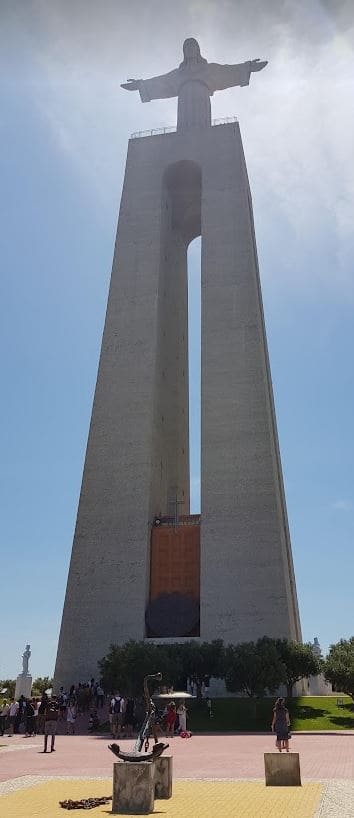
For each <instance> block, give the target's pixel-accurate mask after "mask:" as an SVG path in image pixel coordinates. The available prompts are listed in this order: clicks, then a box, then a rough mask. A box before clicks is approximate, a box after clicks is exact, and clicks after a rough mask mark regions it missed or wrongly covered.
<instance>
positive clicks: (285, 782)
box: [264, 753, 301, 787]
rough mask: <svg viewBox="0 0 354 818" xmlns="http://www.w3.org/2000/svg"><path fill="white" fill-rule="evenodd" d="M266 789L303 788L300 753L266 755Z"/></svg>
mask: <svg viewBox="0 0 354 818" xmlns="http://www.w3.org/2000/svg"><path fill="white" fill-rule="evenodd" d="M264 769H265V783H266V787H301V776H300V758H299V753H264Z"/></svg>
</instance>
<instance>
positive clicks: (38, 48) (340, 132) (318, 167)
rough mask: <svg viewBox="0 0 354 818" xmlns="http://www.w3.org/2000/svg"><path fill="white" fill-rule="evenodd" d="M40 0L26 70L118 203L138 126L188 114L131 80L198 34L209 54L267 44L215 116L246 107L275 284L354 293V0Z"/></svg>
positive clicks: (54, 119)
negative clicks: (143, 100) (125, 86)
mask: <svg viewBox="0 0 354 818" xmlns="http://www.w3.org/2000/svg"><path fill="white" fill-rule="evenodd" d="M32 8H33V10H35V12H36V15H37V16H36V17H35V25H34V26H32V27H28V37H27V47H28V50H29V52H30V55H31V66H32V68H31V71H30V72H29V76H28V77H26V78H25V77H24V82H26V81H28V83H29V85H28V89H29V93H30V94H31V95H32V97H33V103H34V104H35V105H36V106H37V109H38V111H39V112H40V115H41V117H43V119H44V121H45V122H46V123H47V125H48V129H49V132H50V134H51V136H52V138H53V139H54V140H55V144H56V146H57V150H58V152H60V153H61V154H62V156H63V157H64V158H65V161H68V162H70V163H71V165H72V168H73V171H74V172H76V173H79V174H80V176H81V178H82V180H83V181H84V183H85V184H86V186H87V192H88V195H90V196H91V197H94V198H95V199H98V202H99V205H100V207H102V208H103V209H105V210H106V211H109V212H112V209H113V208H114V209H115V210H117V205H118V197H119V189H120V185H121V182H122V175H123V170H124V162H125V153H126V145H127V139H128V136H129V134H130V133H131V132H132V131H135V130H140V129H145V128H153V127H158V126H159V125H162V124H172V123H173V122H174V121H175V118H176V113H175V111H176V103H175V100H172V101H166V100H164V101H160V102H154V103H151V104H147V105H141V104H140V101H139V98H138V95H136V94H127V93H125V92H123V91H122V90H121V89H120V87H119V85H120V82H121V81H122V80H124V79H125V78H126V77H127V76H132V75H133V76H134V75H136V76H147V75H150V76H151V75H154V74H156V73H160V72H163V71H166V70H169V69H170V68H172V67H174V66H175V65H177V64H178V62H179V60H180V58H181V45H182V41H183V38H184V37H185V36H186V35H190V34H194V35H196V36H197V37H199V39H200V43H201V47H202V53H203V54H204V55H205V56H206V57H207V58H208V59H209V60H219V61H220V62H237V61H242V60H244V59H249V58H253V57H255V56H259V57H261V58H268V59H269V65H268V67H267V68H266V69H265V71H263V72H262V74H260V75H258V74H257V75H254V76H253V77H252V78H251V85H250V88H245V89H232V90H229V91H226V92H223V93H219V94H216V95H215V96H214V98H213V101H212V105H213V112H214V116H215V117H219V116H223V115H232V114H235V113H236V114H237V115H238V117H239V120H240V124H241V129H242V133H243V139H244V145H245V153H246V158H247V162H248V168H249V173H250V179H251V186H252V192H253V200H254V205H255V213H256V223H257V234H258V239H259V245H260V247H261V248H264V251H265V255H264V256H263V258H262V260H263V259H264V260H265V264H264V267H263V275H264V276H265V277H266V279H267V281H268V285H269V286H273V285H274V286H275V287H277V286H279V285H280V286H283V285H285V286H286V287H288V288H289V287H290V288H291V289H294V290H296V291H299V290H300V291H302V290H303V291H305V292H306V291H307V292H312V293H314V294H316V293H317V292H326V291H328V293H330V294H331V295H332V294H335V295H336V297H339V298H344V299H345V298H347V297H348V295H354V280H353V273H352V257H353V251H354V238H353V231H352V225H353V219H354V162H353V161H352V159H353V147H352V145H353V133H354V106H353V104H352V101H353V77H354V49H353V42H354V37H353V36H352V35H353V34H354V13H353V11H352V12H351V8H352V7H351V5H350V3H349V2H344V1H343V2H342V0H338V2H337V3H336V4H335V8H334V7H333V4H331V3H328V2H324V1H323V2H319V0H312V2H310V3H309V2H308V1H307V0H306V2H305V0H288V2H278V1H277V0H270V2H268V3H267V4H265V3H264V2H263V1H262V2H261V0H254V1H253V3H249V2H246V0H240V2H238V3H237V4H235V3H233V2H232V0H219V2H216V0H215V2H214V0H207V1H206V0H203V2H201V1H200V0H184V1H183V0H182V2H180V3H178V4H175V3H172V2H166V0H150V3H148V4H146V3H142V2H139V0H131V2H130V4H129V5H127V4H125V3H123V2H113V0H103V2H101V3H100V4H97V3H95V2H91V1H90V0H85V2H82V0H76V2H75V3H72V2H70V3H69V2H66V0H60V2H57V1H56V0H52V2H49V3H48V2H47V0H37V1H36V2H35V3H34V5H33V7H32ZM284 225H285V227H286V233H287V236H286V240H285V241H283V242H282V238H283V226H284ZM273 256H274V260H273Z"/></svg>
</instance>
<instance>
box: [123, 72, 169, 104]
mask: <svg viewBox="0 0 354 818" xmlns="http://www.w3.org/2000/svg"><path fill="white" fill-rule="evenodd" d="M178 87H179V86H178V69H174V70H173V71H170V72H169V73H168V74H161V76H159V77H151V78H150V79H147V80H136V79H128V80H127V82H123V83H122V85H121V88H124V89H125V91H139V94H140V98H141V101H142V102H150V100H151V99H168V98H169V97H176V96H177V94H178Z"/></svg>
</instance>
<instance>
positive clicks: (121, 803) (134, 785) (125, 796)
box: [112, 761, 155, 815]
mask: <svg viewBox="0 0 354 818" xmlns="http://www.w3.org/2000/svg"><path fill="white" fill-rule="evenodd" d="M154 773H155V768H154V763H153V762H151V763H149V762H147V761H142V762H135V763H134V764H130V763H129V761H119V762H117V763H116V764H113V800H112V813H113V814H116V815H122V814H124V815H148V814H149V813H150V812H153V810H154Z"/></svg>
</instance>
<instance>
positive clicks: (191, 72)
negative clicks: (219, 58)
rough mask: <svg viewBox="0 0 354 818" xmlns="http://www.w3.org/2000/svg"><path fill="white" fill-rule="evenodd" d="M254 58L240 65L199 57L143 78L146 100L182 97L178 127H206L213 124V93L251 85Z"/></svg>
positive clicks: (143, 97)
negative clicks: (211, 103) (211, 102)
mask: <svg viewBox="0 0 354 818" xmlns="http://www.w3.org/2000/svg"><path fill="white" fill-rule="evenodd" d="M250 76H251V68H250V62H245V63H241V64H240V65H219V64H218V63H208V62H206V61H198V62H195V63H190V64H188V65H183V63H182V65H180V66H179V68H175V69H174V70H173V71H170V72H169V73H168V74H161V76H159V77H152V78H151V79H148V80H139V93H140V98H141V101H142V102H150V100H152V99H168V98H169V97H178V114H177V128H178V130H181V129H183V130H188V129H189V128H195V127H205V126H208V125H210V124H211V111H210V97H212V96H213V94H214V91H223V90H224V89H225V88H233V87H234V86H235V85H241V86H242V85H248V84H249V81H250Z"/></svg>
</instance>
